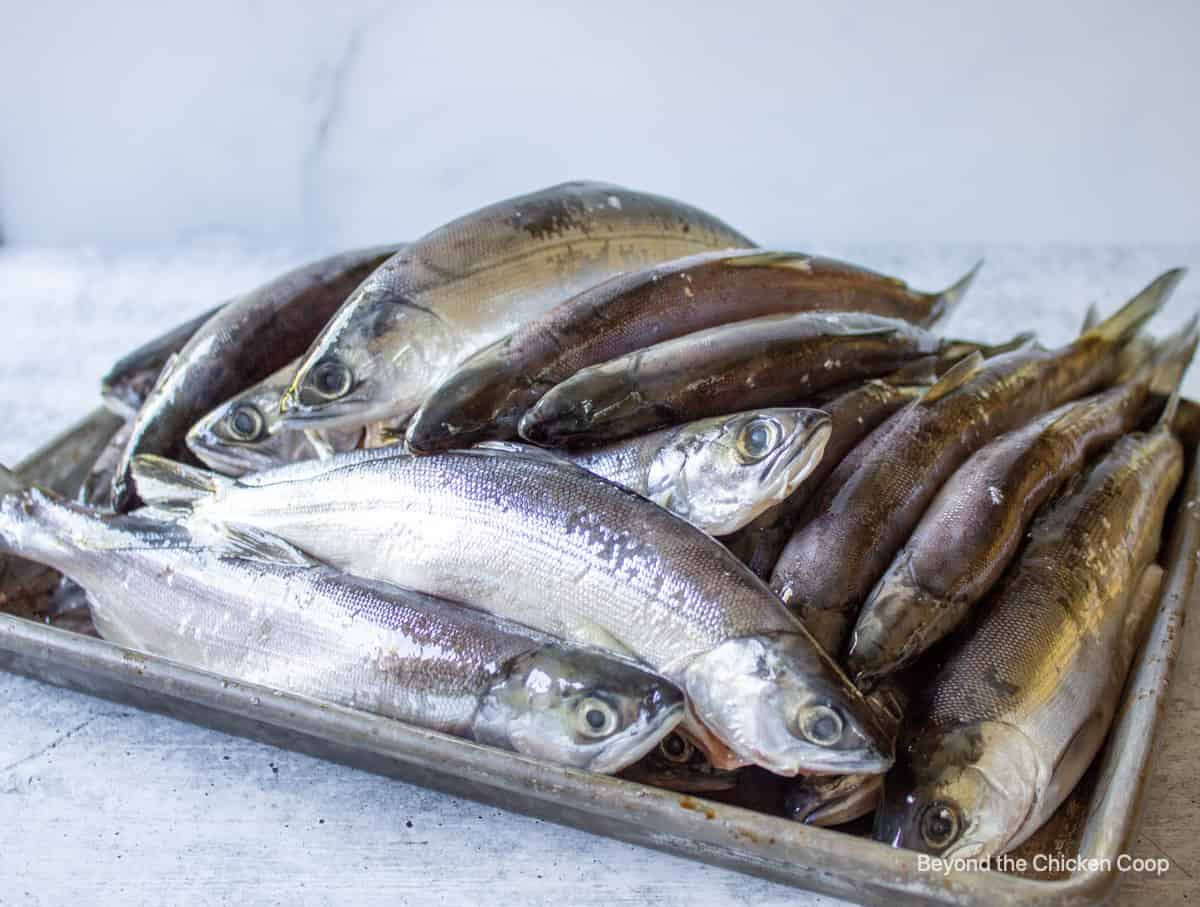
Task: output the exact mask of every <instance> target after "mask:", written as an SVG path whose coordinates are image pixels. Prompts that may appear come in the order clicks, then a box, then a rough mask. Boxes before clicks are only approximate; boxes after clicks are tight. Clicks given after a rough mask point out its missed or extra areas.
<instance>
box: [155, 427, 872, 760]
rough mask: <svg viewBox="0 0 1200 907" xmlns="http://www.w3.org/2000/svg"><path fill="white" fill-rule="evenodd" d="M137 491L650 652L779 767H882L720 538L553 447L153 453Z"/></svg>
mask: <svg viewBox="0 0 1200 907" xmlns="http://www.w3.org/2000/svg"><path fill="white" fill-rule="evenodd" d="M137 470H138V471H137V480H136V481H137V488H138V493H139V494H140V495H142V496H143V498H144V499H145V500H147V501H152V502H156V503H157V504H158V505H159V506H162V505H169V506H176V507H179V508H180V509H181V511H182V517H183V518H184V519H185V520H186V522H187V525H189V526H195V525H197V524H209V525H212V526H213V527H216V528H218V529H219V528H220V527H228V526H241V525H249V526H255V527H258V528H260V529H262V530H265V531H269V532H273V533H276V534H277V535H279V536H281V537H282V538H284V539H286V540H288V541H290V542H291V543H293V544H295V545H297V546H299V547H300V548H302V549H303V550H305V551H307V552H309V553H310V554H312V555H313V556H314V557H318V558H320V559H321V560H323V561H326V562H327V563H330V564H332V565H333V566H336V567H338V568H339V569H343V570H346V571H347V572H351V573H354V574H356V575H359V576H364V577H368V578H371V579H376V580H383V581H387V582H394V583H397V584H399V585H402V586H405V587H407V588H412V589H417V590H419V591H422V592H426V593H429V594H432V595H445V596H451V595H452V596H454V597H455V598H457V599H459V600H462V601H464V602H466V603H467V604H470V605H473V606H476V607H480V608H483V609H485V610H489V611H492V612H494V613H496V614H498V615H500V616H502V617H507V618H509V619H512V620H516V621H518V622H520V623H524V624H527V625H529V626H533V627H536V628H537V629H539V630H542V631H543V632H547V633H552V634H554V635H556V636H561V637H563V638H567V639H572V640H575V641H577V642H585V643H589V644H593V645H598V646H601V647H603V648H607V649H611V650H614V651H618V652H623V653H627V654H630V655H633V656H635V657H637V658H639V659H641V660H642V661H644V662H645V663H647V664H648V665H650V666H651V667H652V668H654V669H655V670H657V671H659V672H661V673H662V674H663V676H664V677H666V678H667V679H669V680H671V681H673V682H675V683H676V684H678V685H679V686H680V687H681V688H682V689H683V690H684V692H685V693H686V694H687V696H688V702H689V708H690V709H691V712H692V715H691V717H692V718H693V719H695V720H696V721H697V722H698V723H700V724H701V725H703V727H705V728H707V729H708V730H709V731H711V732H712V733H713V734H715V735H716V736H717V737H718V738H719V739H720V740H721V741H722V742H723V743H724V744H726V745H727V746H728V747H730V748H731V749H732V750H733V751H734V752H736V753H737V754H738V755H739V756H741V757H742V759H743V760H747V761H753V762H756V763H757V764H759V765H762V766H763V767H764V768H768V769H770V770H771V771H774V772H777V773H779V774H784V775H791V774H795V773H796V772H798V771H801V770H803V771H813V772H841V773H846V772H855V771H861V772H878V771H883V770H885V769H886V768H887V766H888V764H889V762H890V754H889V753H888V751H887V746H886V740H883V742H882V743H881V742H880V741H881V732H880V731H879V729H878V728H877V727H876V726H875V719H874V716H873V715H872V713H871V711H870V709H869V708H868V707H867V705H866V703H865V702H864V701H863V699H862V696H861V694H859V693H858V691H857V690H855V689H854V688H853V686H852V685H851V684H850V683H849V682H848V681H847V680H846V678H845V676H844V675H843V674H842V673H841V671H840V670H839V669H838V668H837V667H836V666H835V665H834V664H833V662H832V661H831V660H830V659H829V658H828V656H827V655H826V654H825V653H824V652H823V651H821V649H820V648H819V647H817V646H816V645H815V644H814V643H813V641H812V639H811V637H810V636H808V634H807V633H805V632H804V631H803V630H802V629H801V628H800V626H799V625H798V624H797V622H796V621H795V619H794V618H793V617H792V616H791V615H790V614H788V612H787V610H786V609H785V608H784V607H783V605H782V604H781V603H780V602H779V600H778V599H777V598H775V597H774V596H773V595H771V594H770V592H769V590H768V589H767V588H766V586H765V585H764V584H763V583H762V581H761V580H759V579H758V578H757V577H755V576H754V575H753V574H751V573H750V572H749V571H747V570H746V568H745V567H743V566H742V565H741V564H740V563H738V561H737V560H736V559H735V558H734V557H733V556H732V555H731V554H730V553H729V552H728V551H726V550H725V549H724V548H723V547H722V546H721V545H720V544H719V543H717V542H716V541H714V540H713V539H712V538H710V537H709V536H707V535H705V534H704V533H703V532H701V531H700V530H698V529H696V528H695V527H694V526H691V525H689V524H688V523H686V522H684V521H683V520H681V519H679V518H678V517H676V516H674V515H673V514H671V513H668V512H667V511H666V510H663V509H662V508H660V507H658V506H656V505H654V504H652V503H651V502H650V501H647V500H646V499H645V498H643V497H640V496H638V495H636V494H633V493H632V492H630V491H628V490H627V489H624V488H621V487H620V486H617V485H615V484H613V483H611V482H608V481H605V480H603V479H600V478H599V477H597V476H594V475H592V474H591V473H588V472H586V471H585V470H583V469H579V468H578V467H575V466H572V465H571V464H568V463H565V462H564V461H563V460H561V458H559V457H557V456H555V455H553V454H543V453H541V452H537V453H529V452H515V451H498V450H480V449H472V450H467V451H456V452H452V453H445V454H437V455H432V456H427V457H416V456H410V455H406V454H397V453H395V452H394V451H392V450H388V449H383V450H367V451H356V452H354V453H349V454H341V455H338V456H336V457H334V458H333V459H331V460H327V461H324V462H322V463H301V464H294V465H292V466H287V467H282V468H280V469H276V470H273V471H271V472H267V473H259V474H257V475H253V476H247V477H244V478H242V479H240V480H236V481H235V480H230V479H223V478H220V477H216V476H213V475H212V474H209V473H205V472H203V471H200V470H196V469H192V468H189V467H186V466H181V465H179V464H175V463H171V462H170V461H167V460H163V459H162V458H157V457H148V458H140V459H139V461H138V465H137Z"/></svg>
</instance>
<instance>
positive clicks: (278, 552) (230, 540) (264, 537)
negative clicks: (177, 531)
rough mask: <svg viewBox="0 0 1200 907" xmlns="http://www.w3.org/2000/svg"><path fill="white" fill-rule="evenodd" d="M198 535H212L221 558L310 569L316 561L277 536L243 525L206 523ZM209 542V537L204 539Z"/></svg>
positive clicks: (214, 546)
mask: <svg viewBox="0 0 1200 907" xmlns="http://www.w3.org/2000/svg"><path fill="white" fill-rule="evenodd" d="M197 534H198V535H202V536H211V544H212V547H213V548H214V549H215V550H216V551H217V552H218V553H220V554H221V555H222V556H223V557H236V558H239V559H241V560H244V561H256V562H258V563H261V564H286V565H288V566H292V567H313V566H316V565H317V561H315V560H314V559H313V558H311V557H309V556H308V555H307V554H305V553H304V552H303V551H301V550H300V549H299V548H297V547H296V546H295V545H293V544H291V543H290V542H285V541H284V540H283V539H281V538H280V537H279V536H277V535H274V534H273V533H270V532H267V531H266V530H265V529H258V528H256V527H254V526H247V525H245V524H242V523H209V524H207V525H206V527H205V530H204V531H203V532H200V531H199V530H198V531H197ZM205 540H206V541H209V539H208V538H206V539H205Z"/></svg>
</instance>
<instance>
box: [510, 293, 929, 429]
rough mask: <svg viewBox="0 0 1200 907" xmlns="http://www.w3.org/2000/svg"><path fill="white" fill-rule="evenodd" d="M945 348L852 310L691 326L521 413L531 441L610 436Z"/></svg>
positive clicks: (796, 393) (805, 392) (844, 378)
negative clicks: (691, 330)
mask: <svg viewBox="0 0 1200 907" xmlns="http://www.w3.org/2000/svg"><path fill="white" fill-rule="evenodd" d="M948 345H951V344H949V343H948V342H947V341H942V340H941V339H939V338H938V337H936V336H935V335H933V334H931V333H929V332H928V331H926V330H924V329H922V328H919V327H916V326H914V325H911V324H909V323H907V322H904V321H898V320H896V319H894V318H884V317H881V316H878V315H864V314H859V313H855V312H834V313H826V312H807V313H803V314H799V315H768V316H766V317H763V318H754V319H751V320H749V321H740V322H737V323H735V324H727V325H723V326H721V327H716V328H710V329H708V330H705V331H698V332H696V333H695V334H688V335H686V336H684V337H679V338H677V339H675V340H667V341H665V342H663V343H659V344H656V345H654V346H651V347H647V348H646V349H644V350H639V351H638V352H636V353H631V354H629V355H627V356H622V357H619V358H617V359H614V360H612V361H611V362H606V363H604V364H603V365H596V366H591V367H589V368H585V369H583V370H582V371H580V372H578V373H577V374H575V375H573V376H572V377H570V378H568V379H567V380H566V381H563V382H562V383H561V384H558V385H556V386H555V387H554V388H553V389H552V390H550V391H549V392H547V393H546V394H545V396H543V397H542V399H541V400H539V401H538V403H537V405H536V406H534V407H533V408H532V409H530V410H529V412H527V413H526V414H525V416H524V417H523V418H522V419H521V424H520V433H521V436H522V437H523V438H525V439H526V440H528V441H532V442H533V443H535V444H545V445H551V446H571V445H575V444H580V443H584V442H586V443H599V442H602V441H609V440H617V439H620V438H623V437H629V436H630V435H634V434H638V433H641V432H647V431H651V430H653V429H656V428H661V427H664V426H667V425H672V424H677V423H679V422H687V421H691V420H693V419H702V418H705V417H708V416H718V415H721V414H722V413H728V412H737V411H739V410H744V409H752V408H759V407H768V406H787V405H789V404H794V403H796V402H799V401H803V400H805V399H809V398H811V397H812V395H813V394H815V393H817V392H819V391H822V390H825V389H827V388H831V387H836V386H838V385H841V384H847V383H849V382H851V381H855V380H862V379H866V378H874V377H878V376H880V375H885V374H887V373H888V372H891V371H892V370H894V369H895V368H897V367H898V366H900V365H902V364H904V363H905V362H908V361H910V360H913V359H916V358H918V357H922V356H925V355H928V354H930V353H935V352H938V351H940V350H942V349H943V348H944V347H945V346H948Z"/></svg>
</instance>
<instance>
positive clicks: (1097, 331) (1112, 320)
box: [1082, 268, 1187, 343]
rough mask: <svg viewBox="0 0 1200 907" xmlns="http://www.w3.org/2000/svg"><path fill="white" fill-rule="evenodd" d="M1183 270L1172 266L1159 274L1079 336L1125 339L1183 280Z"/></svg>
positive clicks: (1105, 339)
mask: <svg viewBox="0 0 1200 907" xmlns="http://www.w3.org/2000/svg"><path fill="white" fill-rule="evenodd" d="M1186 273H1187V271H1186V270H1185V269H1183V268H1173V269H1171V270H1170V271H1167V272H1165V273H1164V274H1160V275H1159V276H1158V277H1156V278H1154V280H1152V281H1150V283H1149V284H1148V285H1147V286H1146V288H1145V289H1144V290H1142V291H1141V292H1140V293H1138V294H1137V295H1136V296H1134V297H1133V299H1131V300H1129V302H1127V303H1125V305H1123V306H1121V308H1119V309H1117V311H1116V312H1114V313H1113V314H1112V315H1109V316H1108V317H1107V318H1105V319H1104V320H1103V321H1101V322H1100V323H1099V324H1097V325H1096V326H1095V327H1091V328H1089V329H1088V330H1087V331H1086V332H1085V333H1084V334H1083V335H1082V336H1083V337H1086V338H1089V339H1094V340H1101V341H1105V342H1108V343H1120V342H1123V341H1126V340H1129V339H1130V338H1131V337H1133V336H1134V335H1135V334H1137V332H1138V331H1139V330H1140V329H1141V327H1142V325H1143V324H1145V323H1146V321H1147V320H1148V319H1149V318H1150V317H1151V316H1152V315H1154V313H1155V312H1157V311H1158V310H1159V309H1161V308H1162V307H1163V304H1164V303H1165V302H1166V301H1167V299H1168V298H1170V296H1171V293H1173V292H1174V290H1175V288H1176V287H1177V286H1179V281H1181V280H1183V275H1184V274H1186Z"/></svg>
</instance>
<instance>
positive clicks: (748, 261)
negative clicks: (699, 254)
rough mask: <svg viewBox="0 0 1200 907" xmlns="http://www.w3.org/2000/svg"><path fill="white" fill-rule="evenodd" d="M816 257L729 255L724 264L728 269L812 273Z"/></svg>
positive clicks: (790, 254)
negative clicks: (762, 269) (782, 269)
mask: <svg viewBox="0 0 1200 907" xmlns="http://www.w3.org/2000/svg"><path fill="white" fill-rule="evenodd" d="M815 257H816V256H814V255H809V254H808V253H806V252H757V253H752V254H750V255H731V256H730V257H729V258H726V259H725V261H724V264H725V265H726V267H730V268H790V269H791V270H793V271H812V263H813V259H814V258H815Z"/></svg>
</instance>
